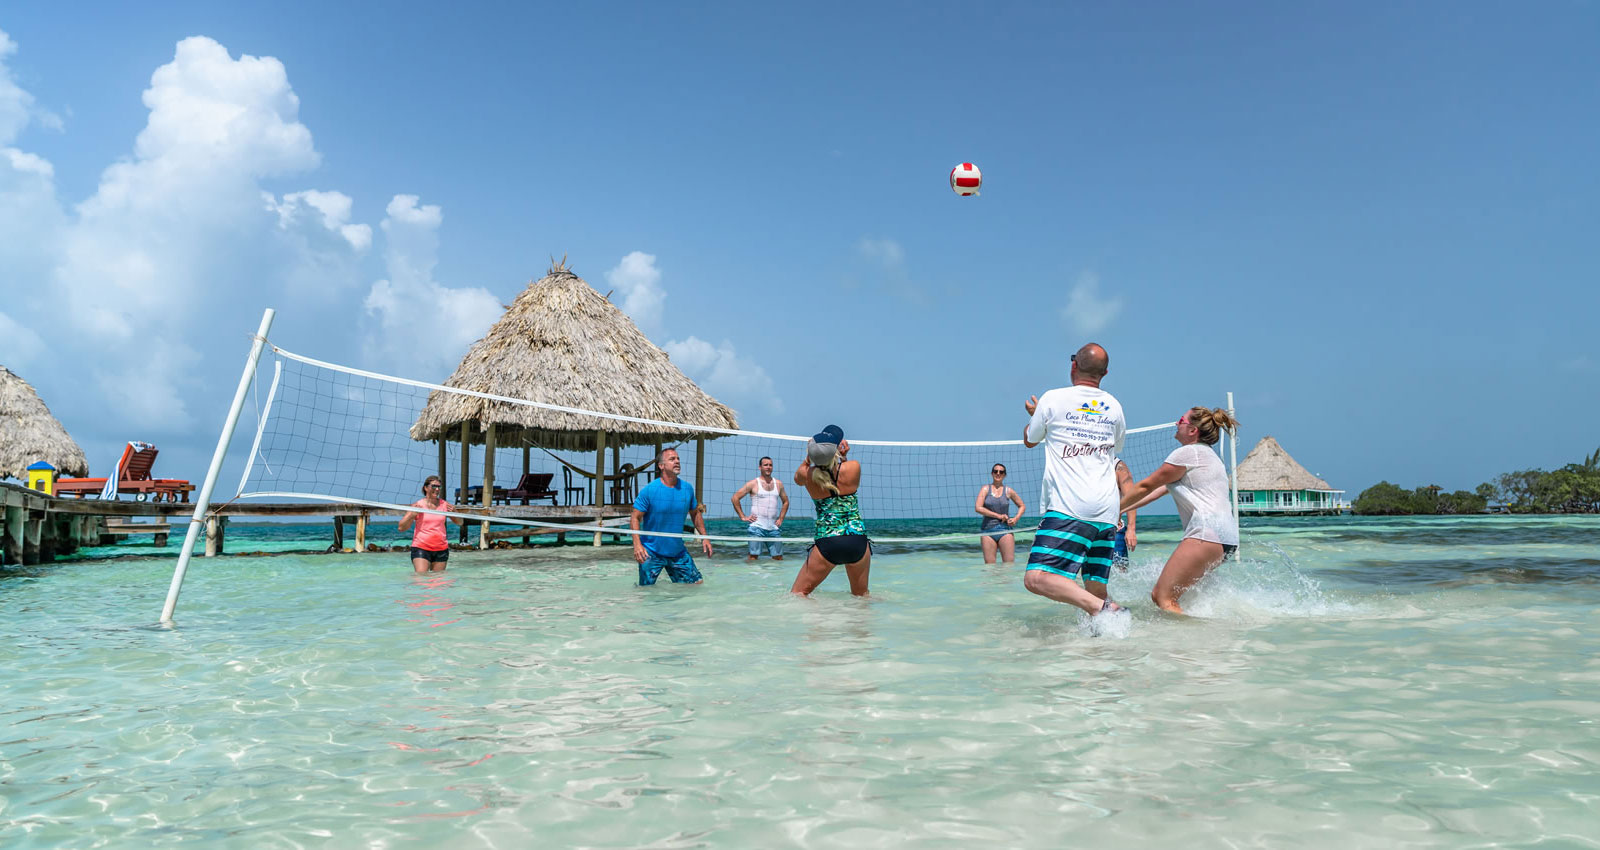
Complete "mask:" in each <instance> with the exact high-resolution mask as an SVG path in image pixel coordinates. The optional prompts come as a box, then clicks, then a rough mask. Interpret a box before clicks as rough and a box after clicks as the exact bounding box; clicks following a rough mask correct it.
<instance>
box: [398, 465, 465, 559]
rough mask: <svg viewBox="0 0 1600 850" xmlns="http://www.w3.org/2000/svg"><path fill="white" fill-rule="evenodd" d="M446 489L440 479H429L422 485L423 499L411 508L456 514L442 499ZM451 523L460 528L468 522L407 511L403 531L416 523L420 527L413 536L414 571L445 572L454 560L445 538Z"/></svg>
mask: <svg viewBox="0 0 1600 850" xmlns="http://www.w3.org/2000/svg"><path fill="white" fill-rule="evenodd" d="M443 489H444V482H442V481H440V480H439V476H437V475H430V476H428V477H427V478H425V479H423V482H422V498H421V499H418V500H417V501H415V502H413V503H412V504H411V507H413V508H422V509H424V510H429V511H453V510H455V507H453V506H452V505H451V504H450V503H449V502H446V501H445V500H444V499H442V498H440V496H439V494H440V492H441V491H443ZM447 519H448V520H450V521H452V522H454V523H455V524H456V525H462V524H464V523H465V522H466V521H465V520H462V519H459V518H457V517H446V516H445V515H444V514H429V513H421V512H420V511H406V515H405V516H403V517H401V518H400V530H401V531H405V530H406V529H408V528H410V527H411V524H412V523H413V522H414V523H416V525H417V530H416V531H415V532H413V533H412V534H411V568H412V569H414V570H416V571H417V572H418V573H427V572H435V573H442V572H444V568H445V564H446V563H447V562H449V560H450V542H449V541H448V540H446V539H445V536H444V526H445V520H447Z"/></svg>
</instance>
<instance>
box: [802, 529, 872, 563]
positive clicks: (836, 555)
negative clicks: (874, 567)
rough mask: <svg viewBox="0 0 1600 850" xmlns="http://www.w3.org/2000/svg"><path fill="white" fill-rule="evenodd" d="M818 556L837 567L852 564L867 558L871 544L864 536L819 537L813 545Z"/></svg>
mask: <svg viewBox="0 0 1600 850" xmlns="http://www.w3.org/2000/svg"><path fill="white" fill-rule="evenodd" d="M815 548H816V550H817V552H818V554H820V555H822V557H823V558H824V559H825V560H827V562H828V563H830V564H832V565H834V566H836V567H837V566H839V565H841V564H853V563H855V562H856V561H859V560H861V559H862V558H865V557H866V556H867V552H868V551H870V550H871V549H872V543H871V542H869V541H868V540H867V536H866V535H865V534H841V535H839V536H837V537H819V538H817V542H816V544H815Z"/></svg>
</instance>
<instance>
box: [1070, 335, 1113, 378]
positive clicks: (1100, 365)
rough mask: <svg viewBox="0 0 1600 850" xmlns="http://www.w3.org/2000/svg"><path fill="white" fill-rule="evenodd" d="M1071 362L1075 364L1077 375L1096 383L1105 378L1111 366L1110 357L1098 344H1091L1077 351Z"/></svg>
mask: <svg viewBox="0 0 1600 850" xmlns="http://www.w3.org/2000/svg"><path fill="white" fill-rule="evenodd" d="M1072 362H1073V363H1076V364H1077V366H1078V373H1079V374H1081V375H1083V376H1084V377H1085V378H1093V379H1095V380H1097V381H1098V380H1100V379H1101V378H1104V377H1105V376H1106V371H1107V370H1108V369H1109V367H1110V366H1111V355H1109V354H1107V353H1106V350H1105V349H1104V348H1103V347H1101V346H1100V344H1099V343H1094V342H1091V343H1089V344H1087V345H1085V346H1084V347H1082V348H1080V349H1078V353H1077V354H1074V355H1073V356H1072Z"/></svg>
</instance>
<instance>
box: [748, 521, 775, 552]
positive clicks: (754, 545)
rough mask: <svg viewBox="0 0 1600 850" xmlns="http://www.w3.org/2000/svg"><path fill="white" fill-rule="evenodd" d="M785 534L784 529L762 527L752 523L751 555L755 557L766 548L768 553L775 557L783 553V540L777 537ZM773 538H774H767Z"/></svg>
mask: <svg viewBox="0 0 1600 850" xmlns="http://www.w3.org/2000/svg"><path fill="white" fill-rule="evenodd" d="M781 536H783V531H782V530H781V529H777V528H762V527H761V526H758V525H755V524H754V523H752V524H751V525H750V538H751V539H750V557H752V558H754V557H757V556H759V555H760V554H761V550H763V549H765V550H766V552H767V554H768V555H771V556H772V557H774V558H777V557H781V556H782V555H783V541H781V540H778V539H776V538H778V537H781ZM767 538H772V539H770V540H769V539H767Z"/></svg>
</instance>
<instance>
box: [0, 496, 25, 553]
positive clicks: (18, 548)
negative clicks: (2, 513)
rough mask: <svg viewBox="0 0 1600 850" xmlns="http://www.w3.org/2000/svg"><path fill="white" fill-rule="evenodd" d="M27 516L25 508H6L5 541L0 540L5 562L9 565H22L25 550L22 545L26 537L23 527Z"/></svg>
mask: <svg viewBox="0 0 1600 850" xmlns="http://www.w3.org/2000/svg"><path fill="white" fill-rule="evenodd" d="M26 516H27V510H26V509H25V508H22V507H20V506H17V505H7V506H6V527H5V539H4V540H0V546H3V549H4V554H5V562H6V563H8V564H20V563H22V550H23V548H24V547H23V544H22V539H23V536H24V532H23V527H22V525H23V520H24V518H26Z"/></svg>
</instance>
